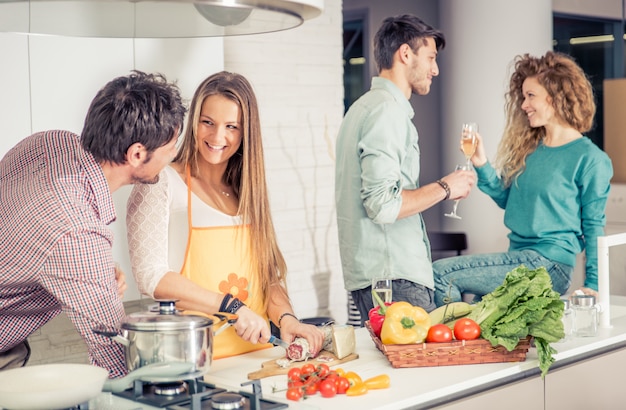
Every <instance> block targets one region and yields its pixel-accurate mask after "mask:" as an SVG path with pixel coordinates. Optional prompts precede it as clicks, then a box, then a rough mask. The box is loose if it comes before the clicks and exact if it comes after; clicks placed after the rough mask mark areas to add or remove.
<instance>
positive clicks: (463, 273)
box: [433, 250, 574, 306]
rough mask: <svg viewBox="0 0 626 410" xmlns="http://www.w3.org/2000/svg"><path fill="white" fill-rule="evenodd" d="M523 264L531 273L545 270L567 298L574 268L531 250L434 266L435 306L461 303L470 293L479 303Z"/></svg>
mask: <svg viewBox="0 0 626 410" xmlns="http://www.w3.org/2000/svg"><path fill="white" fill-rule="evenodd" d="M522 264H523V265H524V266H526V267H527V268H529V269H537V268H539V267H541V266H543V267H544V268H546V270H547V271H548V273H549V274H550V278H551V279H552V289H554V291H555V292H559V293H560V294H564V293H565V292H567V289H569V286H570V284H571V281H572V273H573V272H574V267H573V266H569V265H564V264H562V263H558V262H554V261H551V260H550V259H546V258H544V257H543V256H541V255H540V254H539V253H537V252H535V251H532V250H524V251H511V252H505V253H487V254H478V255H463V256H455V257H452V258H445V259H439V260H437V261H435V262H433V273H434V275H435V303H436V304H437V306H441V305H443V304H445V303H446V302H458V301H460V300H461V294H462V293H471V294H473V295H475V297H476V299H478V300H480V298H481V297H482V296H483V295H486V294H487V293H490V292H492V291H493V290H494V289H495V288H497V287H498V286H500V285H501V284H502V283H503V282H504V278H505V277H506V274H507V273H508V272H510V271H511V270H513V269H514V268H516V267H518V266H519V265H522ZM444 299H445V301H444Z"/></svg>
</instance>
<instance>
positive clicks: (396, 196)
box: [358, 103, 410, 224]
mask: <svg viewBox="0 0 626 410" xmlns="http://www.w3.org/2000/svg"><path fill="white" fill-rule="evenodd" d="M393 105H395V104H393V103H385V104H381V105H380V106H379V107H377V108H376V109H375V110H374V111H372V113H371V115H370V116H369V117H368V118H367V121H366V124H363V128H364V131H363V135H362V138H361V140H360V141H359V145H358V149H359V155H360V159H361V181H362V185H361V198H362V200H363V206H364V207H365V211H366V213H367V215H368V217H369V218H370V219H372V221H373V222H374V223H377V224H390V223H393V222H395V221H396V220H397V218H398V214H399V213H400V207H401V206H402V170H401V164H402V163H403V161H404V159H405V158H406V156H407V149H406V146H407V142H406V138H407V137H406V136H407V132H408V131H407V121H408V122H409V123H410V119H408V118H407V116H406V115H403V112H402V111H399V110H398V109H397V107H394V106H393Z"/></svg>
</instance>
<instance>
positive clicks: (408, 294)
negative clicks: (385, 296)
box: [350, 279, 436, 326]
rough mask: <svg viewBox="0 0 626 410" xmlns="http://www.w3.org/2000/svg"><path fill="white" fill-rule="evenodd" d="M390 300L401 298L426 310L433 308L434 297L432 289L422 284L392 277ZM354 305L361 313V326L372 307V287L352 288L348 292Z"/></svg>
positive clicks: (399, 299)
mask: <svg viewBox="0 0 626 410" xmlns="http://www.w3.org/2000/svg"><path fill="white" fill-rule="evenodd" d="M391 288H392V291H391V293H392V300H393V301H394V302H399V301H401V300H403V301H405V302H409V303H410V304H412V305H413V306H420V307H422V308H424V310H426V311H427V312H430V311H431V310H433V309H435V307H436V306H435V298H434V292H433V290H432V289H429V288H427V287H426V286H422V285H420V284H417V283H415V282H411V281H410V280H406V279H394V280H393V281H392V284H391ZM350 294H351V295H352V300H353V301H354V305H355V306H356V307H357V309H359V313H360V314H361V326H364V325H365V321H366V320H368V317H367V315H368V313H369V311H370V309H372V308H373V307H374V301H373V300H372V287H371V286H368V287H366V288H365V289H359V290H353V291H351V292H350Z"/></svg>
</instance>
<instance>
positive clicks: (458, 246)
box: [428, 232, 467, 260]
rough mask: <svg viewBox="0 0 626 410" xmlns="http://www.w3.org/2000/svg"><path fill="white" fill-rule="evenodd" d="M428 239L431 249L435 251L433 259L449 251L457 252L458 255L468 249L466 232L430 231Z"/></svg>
mask: <svg viewBox="0 0 626 410" xmlns="http://www.w3.org/2000/svg"><path fill="white" fill-rule="evenodd" d="M428 239H429V240H430V250H431V252H433V260H436V259H439V258H442V257H444V256H446V254H449V253H455V254H456V255H457V256H458V255H461V253H462V252H463V251H464V250H466V249H467V235H465V233H464V232H428ZM435 253H436V255H435ZM436 256H438V257H436Z"/></svg>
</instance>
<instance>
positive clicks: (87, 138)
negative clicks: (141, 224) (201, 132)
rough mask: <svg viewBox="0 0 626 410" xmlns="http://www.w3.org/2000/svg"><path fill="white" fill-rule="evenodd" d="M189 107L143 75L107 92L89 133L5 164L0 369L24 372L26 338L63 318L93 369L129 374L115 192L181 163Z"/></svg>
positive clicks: (1, 166) (42, 142) (36, 138)
mask: <svg viewBox="0 0 626 410" xmlns="http://www.w3.org/2000/svg"><path fill="white" fill-rule="evenodd" d="M184 115H185V107H184V105H183V103H182V100H181V97H180V92H179V90H178V88H177V87H176V86H175V85H173V84H171V83H168V82H167V81H166V79H165V78H164V77H163V76H161V75H154V74H145V73H141V72H138V71H135V72H133V73H131V74H130V75H128V76H123V77H118V78H116V79H114V80H112V81H111V82H109V83H108V84H106V85H105V86H104V87H103V88H102V89H101V90H100V91H99V92H98V94H97V95H96V97H95V98H94V100H93V101H92V103H91V106H90V107H89V111H88V113H87V117H86V119H85V124H84V128H83V131H82V133H81V135H80V137H79V136H78V135H75V134H73V133H71V132H68V131H58V130H57V131H46V132H40V133H37V134H34V135H31V136H30V137H27V138H26V139H24V140H22V141H21V142H20V143H18V144H17V145H16V146H15V147H13V148H12V149H11V150H10V151H9V152H8V153H7V154H6V155H5V156H4V158H2V160H1V161H0V249H1V251H0V334H1V336H0V369H2V368H10V367H19V366H23V365H24V364H26V362H27V361H28V356H29V355H30V348H29V346H28V343H27V340H26V339H27V338H28V336H29V335H30V334H32V333H33V332H34V331H36V330H37V329H39V328H40V327H41V326H43V325H44V324H45V323H46V322H48V321H49V320H50V319H51V318H53V317H54V316H56V315H58V314H59V313H60V312H61V311H63V312H65V313H66V314H67V316H68V317H69V318H70V320H71V321H72V322H73V324H74V325H75V327H76V329H77V330H78V332H79V333H80V334H81V336H82V337H83V339H84V340H85V342H86V343H87V347H88V350H89V357H90V360H91V363H92V364H94V365H96V366H100V367H103V368H105V369H107V370H109V377H112V378H114V377H120V376H123V375H124V374H126V366H125V363H124V351H123V349H122V348H121V347H120V345H119V344H117V343H115V342H113V341H111V340H110V339H109V338H107V337H104V336H99V335H96V334H94V332H93V331H92V329H94V328H97V327H105V328H109V329H110V328H118V327H119V325H120V322H121V321H122V319H123V318H124V307H123V305H122V298H121V294H122V293H123V291H124V289H125V287H126V285H125V281H124V275H123V273H121V272H119V271H118V270H117V269H116V268H115V263H114V261H113V256H112V243H113V234H112V232H111V230H110V229H109V228H108V225H109V224H110V223H111V222H113V221H114V220H115V217H116V216H115V209H114V205H113V199H112V197H111V194H112V192H114V191H115V190H116V189H118V188H120V187H121V186H123V185H127V184H134V183H154V182H156V181H157V180H158V174H159V172H160V171H161V169H162V168H163V167H164V166H165V165H166V164H168V163H169V162H170V161H171V160H172V158H173V157H174V155H175V154H176V141H177V139H178V135H179V134H180V131H181V127H182V124H183V119H184Z"/></svg>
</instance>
